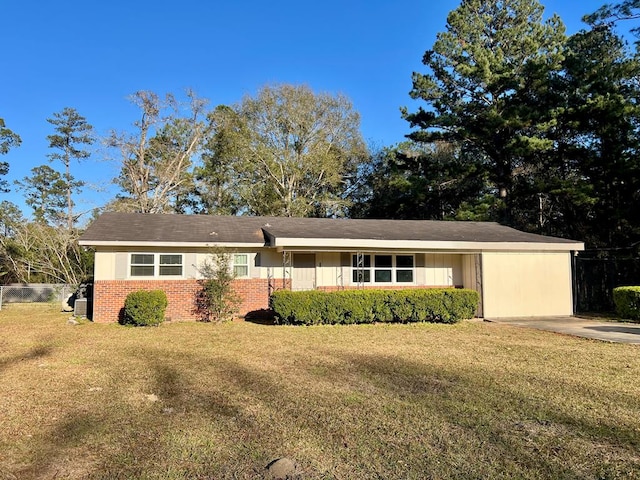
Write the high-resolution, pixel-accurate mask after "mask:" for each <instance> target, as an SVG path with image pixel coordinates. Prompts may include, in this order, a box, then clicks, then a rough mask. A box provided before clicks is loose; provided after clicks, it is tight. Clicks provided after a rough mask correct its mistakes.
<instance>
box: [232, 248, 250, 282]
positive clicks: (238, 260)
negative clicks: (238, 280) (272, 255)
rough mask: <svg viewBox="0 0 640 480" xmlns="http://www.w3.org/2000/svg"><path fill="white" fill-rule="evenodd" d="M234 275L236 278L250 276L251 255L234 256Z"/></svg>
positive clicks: (239, 254)
mask: <svg viewBox="0 0 640 480" xmlns="http://www.w3.org/2000/svg"><path fill="white" fill-rule="evenodd" d="M233 275H234V276H236V277H248V276H249V254H247V253H236V254H234V255H233Z"/></svg>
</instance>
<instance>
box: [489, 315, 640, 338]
mask: <svg viewBox="0 0 640 480" xmlns="http://www.w3.org/2000/svg"><path fill="white" fill-rule="evenodd" d="M485 321H487V322H493V323H504V324H507V325H513V326H516V327H527V328H535V329H538V330H547V331H549V332H557V333H564V334H566V335H574V336H576V337H584V338H593V339H596V340H602V341H604V342H615V343H636V344H640V324H638V323H620V322H603V321H597V320H590V319H588V318H579V317H539V318H534V317H532V318H528V317H519V318H496V319H485Z"/></svg>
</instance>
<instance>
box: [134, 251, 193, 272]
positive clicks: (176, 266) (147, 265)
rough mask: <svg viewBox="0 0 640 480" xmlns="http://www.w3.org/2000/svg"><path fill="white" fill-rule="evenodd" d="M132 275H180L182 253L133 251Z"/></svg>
mask: <svg viewBox="0 0 640 480" xmlns="http://www.w3.org/2000/svg"><path fill="white" fill-rule="evenodd" d="M130 272H131V276H132V277H155V276H156V272H158V273H157V276H160V277H168V276H173V277H179V276H181V275H182V255H181V254H166V253H160V254H155V253H132V254H131V270H130Z"/></svg>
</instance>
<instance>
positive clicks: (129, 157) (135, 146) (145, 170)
mask: <svg viewBox="0 0 640 480" xmlns="http://www.w3.org/2000/svg"><path fill="white" fill-rule="evenodd" d="M187 97H188V99H189V101H188V104H187V105H186V106H185V105H183V104H181V103H180V102H178V101H177V100H176V99H175V98H174V96H173V95H166V96H165V97H164V98H160V97H159V96H158V95H157V94H155V93H153V92H149V91H139V92H136V93H135V94H134V95H133V96H132V97H131V101H132V102H133V103H134V104H135V105H136V106H137V107H138V108H139V109H140V111H141V116H140V120H138V121H137V122H135V123H134V126H135V128H136V132H135V133H133V134H127V133H116V132H112V133H111V135H110V137H109V145H110V146H111V147H114V148H116V149H117V151H118V152H119V158H120V161H121V169H120V176H119V177H118V178H117V179H116V183H117V184H118V185H119V186H120V187H121V188H122V190H123V193H124V196H122V197H121V198H120V200H121V201H119V202H117V203H118V205H119V206H121V207H122V206H126V208H127V209H128V210H133V211H137V212H142V213H162V212H170V211H174V210H175V205H176V203H177V199H178V197H179V195H180V194H182V193H184V192H185V191H186V190H188V185H189V183H190V168H191V165H192V159H193V157H194V156H195V155H196V154H197V153H198V151H199V150H200V148H201V146H202V142H203V139H204V137H205V135H206V132H207V128H208V126H207V125H208V123H207V122H206V121H205V116H206V111H205V107H206V105H207V102H206V100H204V99H200V98H198V97H197V96H196V95H195V93H193V92H192V91H187Z"/></svg>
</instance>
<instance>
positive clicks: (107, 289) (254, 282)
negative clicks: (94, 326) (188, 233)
mask: <svg viewBox="0 0 640 480" xmlns="http://www.w3.org/2000/svg"><path fill="white" fill-rule="evenodd" d="M274 283H275V285H276V287H282V280H281V279H280V280H275V281H274ZM233 287H234V290H235V291H236V292H237V293H238V294H239V295H240V298H241V299H242V304H241V305H240V310H239V312H238V313H239V315H242V316H244V315H246V314H247V313H249V312H252V311H255V310H261V309H266V308H269V284H268V280H267V279H261V278H247V279H236V280H234V281H233ZM137 290H163V291H164V292H165V293H166V294H167V300H168V305H167V311H166V316H167V318H170V319H171V320H196V319H197V315H196V312H195V298H196V294H197V292H198V291H199V290H200V285H199V284H198V282H197V280H98V281H96V282H95V284H94V286H93V321H94V322H117V321H118V319H119V316H120V313H121V310H122V308H123V307H124V300H125V298H126V297H127V295H128V294H129V293H131V292H135V291H137Z"/></svg>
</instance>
